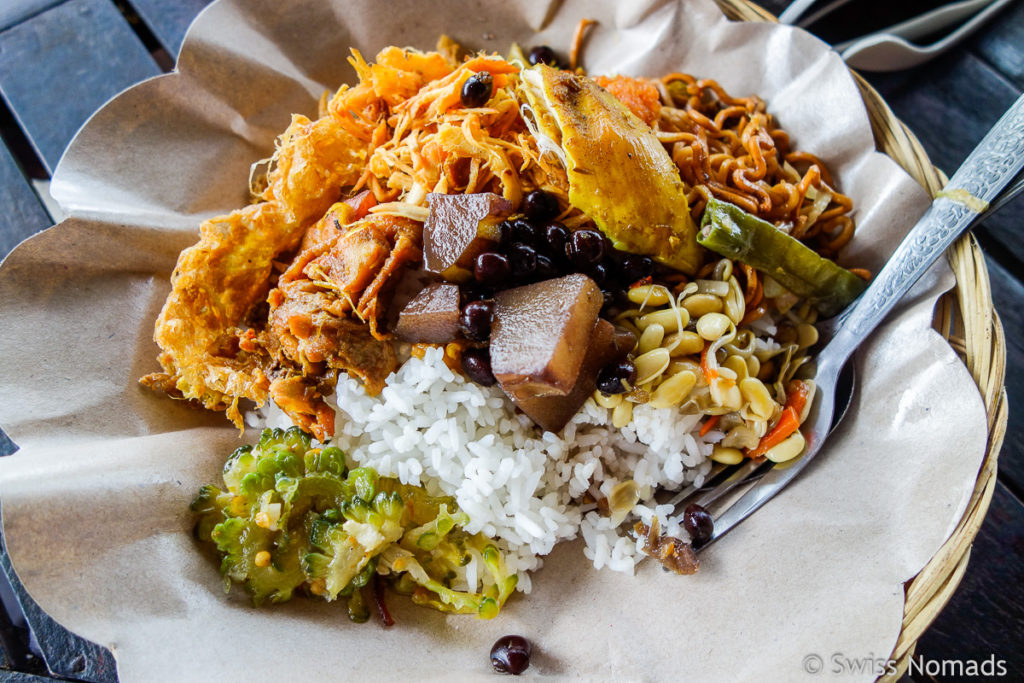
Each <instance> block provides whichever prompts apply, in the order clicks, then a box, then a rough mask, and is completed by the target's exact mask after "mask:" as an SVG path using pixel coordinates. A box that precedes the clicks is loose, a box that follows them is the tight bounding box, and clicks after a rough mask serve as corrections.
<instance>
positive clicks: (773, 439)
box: [747, 406, 800, 458]
mask: <svg viewBox="0 0 1024 683" xmlns="http://www.w3.org/2000/svg"><path fill="white" fill-rule="evenodd" d="M799 428H800V416H799V415H798V414H797V412H796V410H794V409H793V408H792V407H791V406H790V407H787V408H786V409H785V410H783V411H782V417H780V418H779V421H778V422H777V423H776V424H775V426H774V427H772V429H771V431H769V432H768V433H767V434H765V435H764V436H763V437H761V441H760V442H759V443H758V444H757V446H756V447H755V448H752V449H750V450H748V451H747V457H748V458H758V457H760V456H762V455H764V454H765V453H767V452H768V450H769V449H771V448H772V447H774V446H778V445H779V444H780V443H782V442H783V441H785V440H786V439H787V438H789V436H790V435H792V434H793V432H795V431H796V430H797V429H799Z"/></svg>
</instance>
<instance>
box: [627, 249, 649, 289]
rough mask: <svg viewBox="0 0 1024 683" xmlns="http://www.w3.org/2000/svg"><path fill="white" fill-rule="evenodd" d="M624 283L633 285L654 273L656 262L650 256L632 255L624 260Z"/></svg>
mask: <svg viewBox="0 0 1024 683" xmlns="http://www.w3.org/2000/svg"><path fill="white" fill-rule="evenodd" d="M621 273H622V281H623V282H624V283H626V284H627V285H631V284H633V283H634V282H636V281H637V280H643V279H644V278H645V277H648V276H649V275H651V274H652V273H654V261H652V260H651V258H650V257H649V256H640V255H639V254H630V255H628V256H626V257H625V258H624V259H622V266H621Z"/></svg>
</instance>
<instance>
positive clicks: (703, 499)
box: [669, 95, 1024, 550]
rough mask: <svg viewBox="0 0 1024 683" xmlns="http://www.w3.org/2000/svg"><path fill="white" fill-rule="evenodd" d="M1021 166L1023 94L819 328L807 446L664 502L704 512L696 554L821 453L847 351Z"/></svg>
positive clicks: (838, 409)
mask: <svg viewBox="0 0 1024 683" xmlns="http://www.w3.org/2000/svg"><path fill="white" fill-rule="evenodd" d="M1022 167H1024V95H1022V96H1021V97H1020V98H1019V99H1018V100H1017V101H1016V102H1015V103H1014V104H1013V105H1012V106H1011V107H1010V108H1009V109H1008V110H1007V111H1006V113H1005V114H1003V116H1002V118H1000V119H999V121H998V122H997V123H996V124H995V126H993V127H992V129H991V130H990V131H989V132H988V134H987V135H986V136H985V138H984V139H983V140H982V141H981V143H980V144H979V145H978V146H977V147H976V148H975V149H974V151H973V152H972V153H971V155H970V156H969V157H968V158H967V160H966V161H965V162H964V163H963V165H962V166H960V168H959V169H958V170H957V172H956V173H955V174H954V175H953V177H952V179H950V181H949V182H948V183H947V184H946V186H945V187H944V188H943V189H942V191H941V192H939V193H938V195H937V196H936V198H935V200H934V201H933V202H932V204H931V206H930V207H929V208H928V211H927V212H925V214H924V216H922V217H921V219H920V220H919V221H918V222H917V224H916V225H915V226H914V227H913V228H912V229H911V230H910V232H909V233H908V234H907V236H906V237H905V238H904V240H903V242H902V243H901V244H900V245H899V247H897V248H896V251H895V252H894V253H893V255H892V257H891V258H890V259H889V261H888V263H886V265H885V266H884V267H883V268H882V270H881V272H879V273H878V275H877V276H876V277H875V279H874V281H873V282H872V283H871V285H870V286H869V287H868V288H867V290H865V292H864V293H863V294H862V295H861V296H860V298H858V299H857V301H855V302H854V303H852V304H851V305H850V306H848V307H847V308H846V310H844V311H843V312H842V313H840V314H839V315H837V316H835V317H834V318H832V319H830V320H827V321H825V322H824V323H822V325H821V332H822V334H821V336H822V338H823V339H828V341H827V343H826V345H825V346H824V347H823V348H822V349H821V351H820V352H819V353H818V355H817V370H816V372H815V377H814V380H815V383H816V385H817V391H816V392H815V397H814V401H813V405H812V407H811V410H810V412H809V414H808V417H807V419H806V421H805V422H804V423H803V425H802V426H801V432H802V433H803V435H804V438H805V440H806V447H805V449H804V452H803V453H802V454H801V455H799V456H798V457H797V458H795V459H794V460H790V461H787V462H784V463H780V464H775V463H773V462H771V461H763V462H759V461H757V460H748V461H747V462H745V463H742V464H739V465H735V466H731V467H719V468H716V469H715V470H713V471H712V475H711V477H710V478H709V483H708V485H706V486H704V487H701V488H697V487H690V488H688V489H685V490H683V491H681V492H680V493H678V494H677V495H676V496H674V497H673V498H672V499H671V500H670V501H669V504H671V505H673V506H674V510H673V514H672V515H670V517H675V516H677V515H678V514H679V510H681V509H685V508H686V507H688V506H689V505H692V504H696V505H699V506H701V507H702V508H704V509H705V510H706V511H707V512H708V513H709V514H710V516H711V518H712V520H713V522H714V527H713V531H712V532H711V535H710V537H709V538H708V539H707V540H706V541H704V543H703V544H700V545H699V547H698V544H694V549H696V550H700V549H703V548H706V547H707V546H709V545H710V544H712V543H714V542H715V541H717V540H718V539H719V538H721V537H722V536H724V535H725V534H727V533H729V532H730V531H731V530H732V529H734V528H735V527H736V526H737V525H738V524H739V523H740V522H742V521H743V520H744V519H746V518H747V517H749V516H750V515H751V514H753V513H754V512H755V511H756V510H758V509H759V508H760V507H761V506H762V505H764V504H765V503H767V502H768V501H769V500H771V499H772V498H773V497H774V496H775V495H776V494H778V493H779V491H781V490H782V489H783V488H784V487H785V486H786V485H787V484H788V483H789V482H791V481H792V480H793V479H794V478H795V477H796V476H797V475H799V474H800V472H802V471H803V470H804V469H805V468H806V467H807V466H808V465H809V464H810V463H811V461H812V460H813V459H814V458H815V456H817V455H818V454H819V453H820V452H821V450H822V447H823V446H824V444H825V441H826V439H827V438H828V435H829V433H830V432H831V431H832V430H833V429H834V428H835V427H836V426H837V425H838V423H839V421H840V420H841V419H842V417H843V416H844V415H845V412H846V408H847V407H848V406H849V403H850V399H851V397H852V395H853V390H854V377H855V372H854V369H853V362H852V360H850V359H851V357H852V354H853V352H854V351H855V350H856V349H857V347H858V346H860V344H861V342H863V341H864V339H866V338H867V336H868V335H869V334H870V333H871V332H872V331H873V330H874V329H875V328H876V327H877V326H878V325H879V323H881V322H882V320H883V319H884V318H885V317H886V315H887V314H888V313H889V312H890V311H891V310H892V308H893V307H894V306H895V305H896V303H897V302H898V301H899V300H900V299H901V298H902V297H903V296H904V295H905V294H906V293H907V291H908V290H909V289H910V287H911V286H912V285H913V284H914V283H915V282H917V280H918V279H919V278H920V277H921V276H922V275H923V274H924V273H925V271H927V270H928V268H929V267H930V266H931V265H932V264H933V263H934V262H935V261H936V260H938V258H939V257H940V256H941V255H942V254H944V253H945V252H946V249H947V248H949V247H950V246H951V245H952V244H953V242H954V241H955V240H956V238H957V237H959V236H960V234H961V233H963V232H964V231H965V230H967V229H968V228H970V227H971V226H972V225H974V224H975V223H976V222H978V220H979V219H980V218H982V217H983V216H986V215H988V214H989V213H991V212H993V211H996V210H998V209H999V208H1000V207H1001V206H1003V205H1004V204H1005V203H1006V202H1008V201H1009V200H1010V199H1011V198H1012V197H1013V196H1015V195H1016V194H1017V193H1019V192H1020V191H1021V189H1022V188H1024V174H1021V168H1022ZM1015 176H1016V178H1015ZM848 361H849V362H848ZM680 521H681V520H680Z"/></svg>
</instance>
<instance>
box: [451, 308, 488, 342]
mask: <svg viewBox="0 0 1024 683" xmlns="http://www.w3.org/2000/svg"><path fill="white" fill-rule="evenodd" d="M493 317H494V302H493V301H486V300H485V301H471V302H469V303H468V304H466V305H465V306H464V307H463V309H462V315H460V316H459V325H460V327H461V328H462V334H463V335H464V336H465V337H466V339H472V340H473V341H486V340H487V338H488V337H489V336H491V318H493Z"/></svg>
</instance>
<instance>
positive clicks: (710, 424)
mask: <svg viewBox="0 0 1024 683" xmlns="http://www.w3.org/2000/svg"><path fill="white" fill-rule="evenodd" d="M721 418H722V416H721V415H712V416H711V417H709V418H708V419H707V421H706V422H705V423H704V425H703V426H702V427H701V428H700V435H701V436H706V435H707V433H708V432H710V431H711V430H712V429H714V428H715V425H716V424H718V421H719V420H720V419H721Z"/></svg>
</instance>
